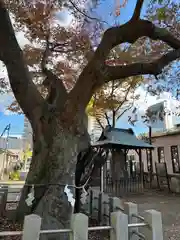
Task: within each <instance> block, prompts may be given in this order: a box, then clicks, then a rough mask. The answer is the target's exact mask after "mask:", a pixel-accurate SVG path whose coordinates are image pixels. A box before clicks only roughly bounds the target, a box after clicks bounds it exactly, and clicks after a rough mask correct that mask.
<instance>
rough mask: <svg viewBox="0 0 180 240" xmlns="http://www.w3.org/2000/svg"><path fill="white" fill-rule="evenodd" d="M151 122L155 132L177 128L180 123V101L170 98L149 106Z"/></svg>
mask: <svg viewBox="0 0 180 240" xmlns="http://www.w3.org/2000/svg"><path fill="white" fill-rule="evenodd" d="M147 112H148V113H149V114H150V122H149V124H150V125H151V127H152V131H153V132H163V131H166V130H170V129H173V128H176V126H177V125H178V124H180V116H179V115H180V102H179V101H177V100H175V99H172V98H170V99H168V100H164V101H162V102H159V103H156V104H154V105H151V106H150V107H148V109H147Z"/></svg>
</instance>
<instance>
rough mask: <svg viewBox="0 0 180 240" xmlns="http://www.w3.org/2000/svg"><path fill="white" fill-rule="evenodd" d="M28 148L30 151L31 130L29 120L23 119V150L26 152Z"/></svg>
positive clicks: (31, 144) (31, 142)
mask: <svg viewBox="0 0 180 240" xmlns="http://www.w3.org/2000/svg"><path fill="white" fill-rule="evenodd" d="M28 146H30V148H31V149H32V146H33V141H32V128H31V124H30V122H29V120H28V119H27V118H26V117H24V132H23V149H24V150H26V149H27V147H28Z"/></svg>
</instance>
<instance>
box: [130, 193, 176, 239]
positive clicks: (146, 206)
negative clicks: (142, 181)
mask: <svg viewBox="0 0 180 240" xmlns="http://www.w3.org/2000/svg"><path fill="white" fill-rule="evenodd" d="M125 199H126V200H127V201H131V202H134V203H137V204H138V208H139V213H140V215H141V214H142V215H143V212H144V210H150V209H155V210H157V211H160V212H161V213H162V220H163V229H164V240H179V239H180V195H177V194H172V193H167V192H163V191H145V192H144V194H142V195H141V194H140V195H134V196H129V197H126V198H125Z"/></svg>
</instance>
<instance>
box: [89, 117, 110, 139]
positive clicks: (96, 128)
mask: <svg viewBox="0 0 180 240" xmlns="http://www.w3.org/2000/svg"><path fill="white" fill-rule="evenodd" d="M101 123H102V125H103V126H104V127H105V125H106V121H105V119H103V118H102V119H101ZM88 133H89V135H90V137H91V140H92V142H95V141H97V140H98V139H99V137H100V136H101V133H102V128H101V126H100V125H99V123H98V122H97V121H96V118H95V117H92V116H88Z"/></svg>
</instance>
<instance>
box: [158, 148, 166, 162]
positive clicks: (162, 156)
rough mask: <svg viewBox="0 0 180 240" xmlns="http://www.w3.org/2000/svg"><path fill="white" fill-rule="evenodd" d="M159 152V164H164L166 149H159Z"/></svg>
mask: <svg viewBox="0 0 180 240" xmlns="http://www.w3.org/2000/svg"><path fill="white" fill-rule="evenodd" d="M157 152H158V162H159V163H164V162H165V156H164V147H158V148H157Z"/></svg>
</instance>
